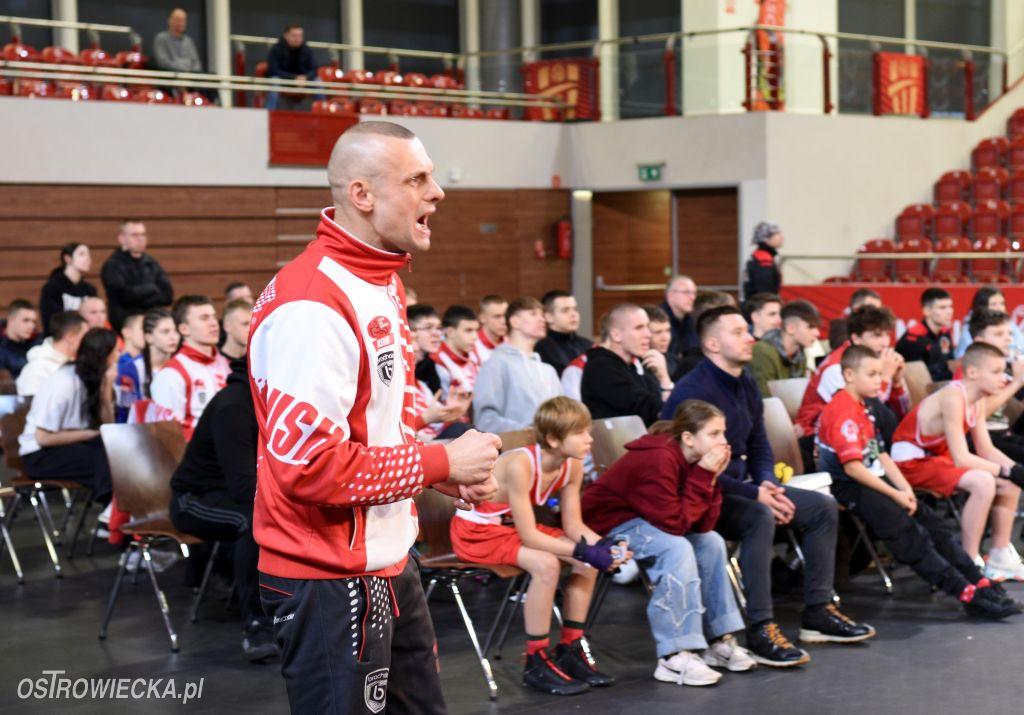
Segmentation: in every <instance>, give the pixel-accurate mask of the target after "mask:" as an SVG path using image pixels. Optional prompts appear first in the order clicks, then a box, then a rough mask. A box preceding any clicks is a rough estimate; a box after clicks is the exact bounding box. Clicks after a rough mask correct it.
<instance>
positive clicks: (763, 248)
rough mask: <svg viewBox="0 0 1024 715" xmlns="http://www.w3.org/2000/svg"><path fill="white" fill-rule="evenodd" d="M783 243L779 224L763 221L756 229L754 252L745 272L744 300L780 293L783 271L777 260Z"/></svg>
mask: <svg viewBox="0 0 1024 715" xmlns="http://www.w3.org/2000/svg"><path fill="white" fill-rule="evenodd" d="M783 241H784V238H783V236H782V229H780V228H779V226H778V224H775V223H772V222H771V221H762V222H761V223H759V224H757V226H755V227H754V246H755V248H754V252H753V253H752V254H751V256H750V259H749V260H748V261H747V265H746V266H745V267H744V270H743V300H749V299H750V297H751V296H753V295H754V294H755V293H776V294H777V293H778V292H779V288H781V287H782V271H780V270H779V266H778V264H777V263H776V262H775V260H776V257H777V256H778V253H779V249H780V248H782V244H783Z"/></svg>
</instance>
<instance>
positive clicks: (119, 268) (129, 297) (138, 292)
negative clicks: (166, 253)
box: [100, 248, 174, 330]
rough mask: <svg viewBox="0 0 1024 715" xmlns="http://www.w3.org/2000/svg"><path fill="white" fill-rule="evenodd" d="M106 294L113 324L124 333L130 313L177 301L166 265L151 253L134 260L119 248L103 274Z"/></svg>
mask: <svg viewBox="0 0 1024 715" xmlns="http://www.w3.org/2000/svg"><path fill="white" fill-rule="evenodd" d="M100 277H101V278H102V279H103V287H104V289H106V291H107V306H108V309H109V315H110V324H111V325H113V326H114V330H121V324H122V323H123V322H124V318H125V316H126V315H127V314H128V312H129V311H140V312H141V311H146V310H149V309H150V308H160V307H163V306H168V305H170V304H171V303H173V302H174V290H173V289H172V288H171V282H170V281H169V280H168V279H167V273H165V272H164V269H163V266H161V265H160V264H159V263H157V261H156V259H155V258H153V257H152V256H151V255H149V254H148V253H143V254H142V255H141V256H139V257H138V258H133V257H132V254H131V253H129V252H128V251H125V250H122V249H120V248H118V249H117V250H115V251H114V252H113V253H111V254H110V258H108V259H107V260H106V262H105V263H104V264H103V269H102V270H101V271H100Z"/></svg>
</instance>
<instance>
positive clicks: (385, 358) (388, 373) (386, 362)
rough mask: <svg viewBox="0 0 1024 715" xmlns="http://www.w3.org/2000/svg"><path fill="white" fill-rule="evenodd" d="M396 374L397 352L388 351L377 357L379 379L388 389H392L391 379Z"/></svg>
mask: <svg viewBox="0 0 1024 715" xmlns="http://www.w3.org/2000/svg"><path fill="white" fill-rule="evenodd" d="M394 374H395V351H394V350H388V351H387V352H386V353H381V354H380V355H378V356H377V377H379V378H380V381H381V382H383V383H384V385H385V386H386V387H391V378H392V376H394Z"/></svg>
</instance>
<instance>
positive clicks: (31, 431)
mask: <svg viewBox="0 0 1024 715" xmlns="http://www.w3.org/2000/svg"><path fill="white" fill-rule="evenodd" d="M84 404H85V385H84V384H83V383H82V381H81V379H79V377H78V375H76V374H75V366H74V365H65V366H64V367H62V368H60V369H59V370H57V372H55V373H53V374H52V375H50V376H49V377H48V378H46V380H45V381H43V384H42V385H40V386H39V391H38V392H37V393H36V396H35V397H34V398H33V399H32V407H31V408H29V411H28V416H27V417H26V419H25V431H24V432H22V433H21V436H20V437H19V438H18V454H20V455H21V456H22V457H24V456H25V455H26V454H32V453H33V452H38V451H39V450H40V449H42V447H40V446H39V443H38V442H36V429H38V428H42V429H44V430H47V431H48V432H60V431H61V430H74V429H89V418H88V416H87V415H85V414H84V411H83V409H82V406H83V405H84Z"/></svg>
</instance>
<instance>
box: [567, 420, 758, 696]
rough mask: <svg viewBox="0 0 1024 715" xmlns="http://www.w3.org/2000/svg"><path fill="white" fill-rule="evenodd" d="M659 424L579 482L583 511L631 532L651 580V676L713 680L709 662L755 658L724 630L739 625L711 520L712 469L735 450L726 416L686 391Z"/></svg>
mask: <svg viewBox="0 0 1024 715" xmlns="http://www.w3.org/2000/svg"><path fill="white" fill-rule="evenodd" d="M665 430H666V431H665V432H664V433H661V434H651V435H646V436H644V437H641V438H640V439H638V440H635V441H633V442H630V443H629V444H627V445H626V449H627V450H628V451H627V452H626V454H625V455H624V456H623V457H622V458H621V459H619V460H618V461H617V462H616V463H615V464H613V465H612V466H611V468H610V469H609V470H608V471H607V472H605V473H604V474H602V475H601V477H600V478H599V479H598V480H597V481H596V482H595V483H594V484H592V485H590V486H589V487H588V488H587V490H586V492H584V494H583V515H584V519H585V520H586V523H587V524H588V525H590V527H591V528H593V529H594V530H595V531H597V532H598V533H601V534H606V535H608V536H611V537H612V539H613V540H614V541H620V540H625V539H628V540H629V547H630V549H631V550H632V551H633V554H634V557H635V558H636V559H637V561H638V563H640V564H642V565H643V567H644V569H645V571H646V573H647V576H648V577H649V578H650V580H651V583H652V584H653V585H654V593H653V595H652V596H651V600H650V603H648V606H647V619H648V621H649V622H650V625H651V632H652V633H653V634H654V640H655V643H656V645H657V655H658V665H657V668H656V669H655V671H654V677H655V678H656V679H658V680H661V681H664V682H669V683H678V684H680V685H713V684H715V683H717V682H718V681H719V680H720V679H721V677H722V676H721V674H720V673H718V672H716V671H714V670H712V669H711V668H710V667H709V666H714V667H721V668H726V669H728V670H730V671H734V672H738V671H745V670H750V669H751V668H753V667H754V661H753V659H752V658H751V657H750V654H749V653H748V652H747V651H746V650H745V649H744V648H741V647H740V646H739V644H738V643H737V642H736V639H735V638H733V637H732V636H731V635H729V634H730V633H732V632H733V631H738V630H740V629H742V628H743V619H742V618H741V617H740V613H739V609H738V608H737V606H736V599H735V597H734V596H733V592H732V588H731V585H730V582H729V576H728V573H727V570H726V550H725V541H724V540H723V539H722V537H721V536H719V535H718V534H717V533H716V532H715V531H713V530H712V529H713V528H714V526H715V522H716V521H717V520H718V513H719V510H720V508H721V504H722V488H721V486H719V484H718V476H719V475H720V474H721V473H722V471H723V470H724V469H725V468H726V466H727V465H728V464H729V459H730V458H731V456H732V455H731V452H730V449H729V443H728V442H727V441H726V439H725V416H724V415H723V414H722V412H721V411H720V410H719V409H718V408H717V407H715V406H714V405H711V404H708V403H707V402H703V401H701V400H686V401H684V402H683V403H682V404H680V405H679V407H678V408H677V409H676V413H675V416H674V418H673V419H672V421H671V422H669V423H667V424H666V425H665ZM705 627H706V628H707V629H708V631H710V632H709V633H708V638H709V639H710V640H711V644H710V646H709V644H708V641H707V640H705V636H704V629H705ZM697 651H704V653H703V656H701V655H698V653H697Z"/></svg>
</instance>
